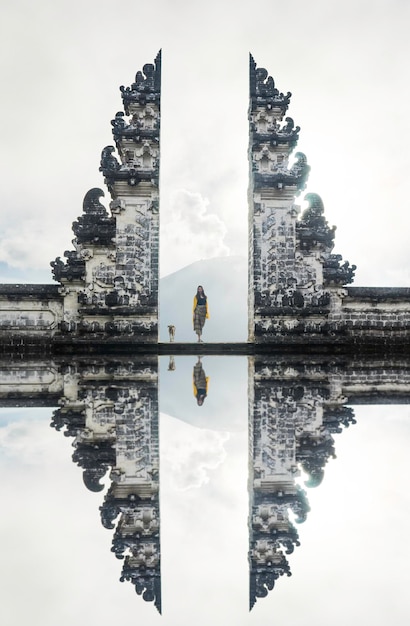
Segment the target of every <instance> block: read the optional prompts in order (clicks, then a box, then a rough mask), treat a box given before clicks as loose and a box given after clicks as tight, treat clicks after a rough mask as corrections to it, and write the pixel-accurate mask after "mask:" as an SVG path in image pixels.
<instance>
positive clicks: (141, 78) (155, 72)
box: [120, 51, 161, 115]
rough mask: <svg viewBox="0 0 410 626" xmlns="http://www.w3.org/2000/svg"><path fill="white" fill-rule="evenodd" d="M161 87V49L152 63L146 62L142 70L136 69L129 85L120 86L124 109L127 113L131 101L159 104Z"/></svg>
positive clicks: (142, 103)
mask: <svg viewBox="0 0 410 626" xmlns="http://www.w3.org/2000/svg"><path fill="white" fill-rule="evenodd" d="M160 88H161V51H159V52H158V54H157V56H156V58H155V61H154V64H152V63H146V64H145V65H144V67H143V68H142V72H141V71H138V72H137V74H136V76H135V82H134V83H132V85H131V87H124V86H121V87H120V91H121V94H122V99H123V102H124V109H125V112H126V114H127V115H129V106H130V104H132V103H138V104H141V105H145V104H146V103H147V102H154V103H156V104H159V100H160Z"/></svg>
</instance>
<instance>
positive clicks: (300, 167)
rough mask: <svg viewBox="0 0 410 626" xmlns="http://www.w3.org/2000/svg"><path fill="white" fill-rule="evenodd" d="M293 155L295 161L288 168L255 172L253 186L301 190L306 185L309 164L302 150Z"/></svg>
mask: <svg viewBox="0 0 410 626" xmlns="http://www.w3.org/2000/svg"><path fill="white" fill-rule="evenodd" d="M295 157H296V161H295V163H294V164H293V165H292V167H291V168H290V169H289V170H279V171H278V172H272V173H266V174H265V173H263V174H262V173H261V172H255V173H254V182H255V187H275V189H284V188H285V187H296V189H297V190H299V191H303V189H304V188H305V187H306V180H307V177H308V175H309V171H310V166H309V165H308V163H307V159H306V156H305V155H304V154H303V152H297V153H296V154H295ZM308 195H309V194H308Z"/></svg>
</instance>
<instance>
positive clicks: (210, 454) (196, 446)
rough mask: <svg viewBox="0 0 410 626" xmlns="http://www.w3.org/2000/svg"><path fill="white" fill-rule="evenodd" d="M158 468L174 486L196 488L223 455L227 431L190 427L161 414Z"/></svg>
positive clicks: (205, 481)
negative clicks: (164, 443) (161, 443)
mask: <svg viewBox="0 0 410 626" xmlns="http://www.w3.org/2000/svg"><path fill="white" fill-rule="evenodd" d="M161 438H163V440H164V441H166V445H164V446H163V449H162V451H161V452H162V453H161V464H162V467H161V471H162V472H163V475H164V476H166V477H167V479H168V480H169V481H170V482H171V485H172V487H173V488H174V489H177V490H187V489H193V488H199V487H201V486H202V485H204V484H206V483H208V482H209V476H210V473H211V472H212V471H213V470H215V469H216V468H217V467H218V466H219V465H221V464H222V463H223V462H224V461H225V458H226V451H225V448H224V444H225V442H226V441H227V440H228V439H229V434H228V433H221V432H217V431H213V430H206V429H203V428H194V427H193V426H190V425H188V424H184V423H183V422H180V421H179V420H176V419H175V418H173V417H170V416H169V415H166V414H161Z"/></svg>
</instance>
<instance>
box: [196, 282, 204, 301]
mask: <svg viewBox="0 0 410 626" xmlns="http://www.w3.org/2000/svg"><path fill="white" fill-rule="evenodd" d="M199 288H201V289H202V294H200V293H199ZM196 297H197V298H205V299H206V295H205V291H204V288H203V287H202V285H198V287H197V288H196Z"/></svg>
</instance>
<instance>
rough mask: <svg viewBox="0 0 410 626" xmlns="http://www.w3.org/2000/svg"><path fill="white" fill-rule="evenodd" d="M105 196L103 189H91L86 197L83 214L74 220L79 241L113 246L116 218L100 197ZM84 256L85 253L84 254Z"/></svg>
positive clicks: (74, 230) (83, 243)
mask: <svg viewBox="0 0 410 626" xmlns="http://www.w3.org/2000/svg"><path fill="white" fill-rule="evenodd" d="M102 196H104V192H103V191H102V189H98V188H94V189H90V191H88V192H87V193H86V195H85V197H84V201H83V211H84V213H83V215H81V216H80V217H79V218H78V219H77V221H75V222H73V232H74V235H75V236H76V239H77V243H78V244H82V245H87V244H93V245H100V246H112V245H113V244H114V238H115V218H113V217H110V216H109V215H108V213H107V210H106V208H105V207H104V206H103V205H102V204H101V203H100V201H99V199H100V198H101V197H102ZM82 256H83V258H84V254H83V255H82Z"/></svg>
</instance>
